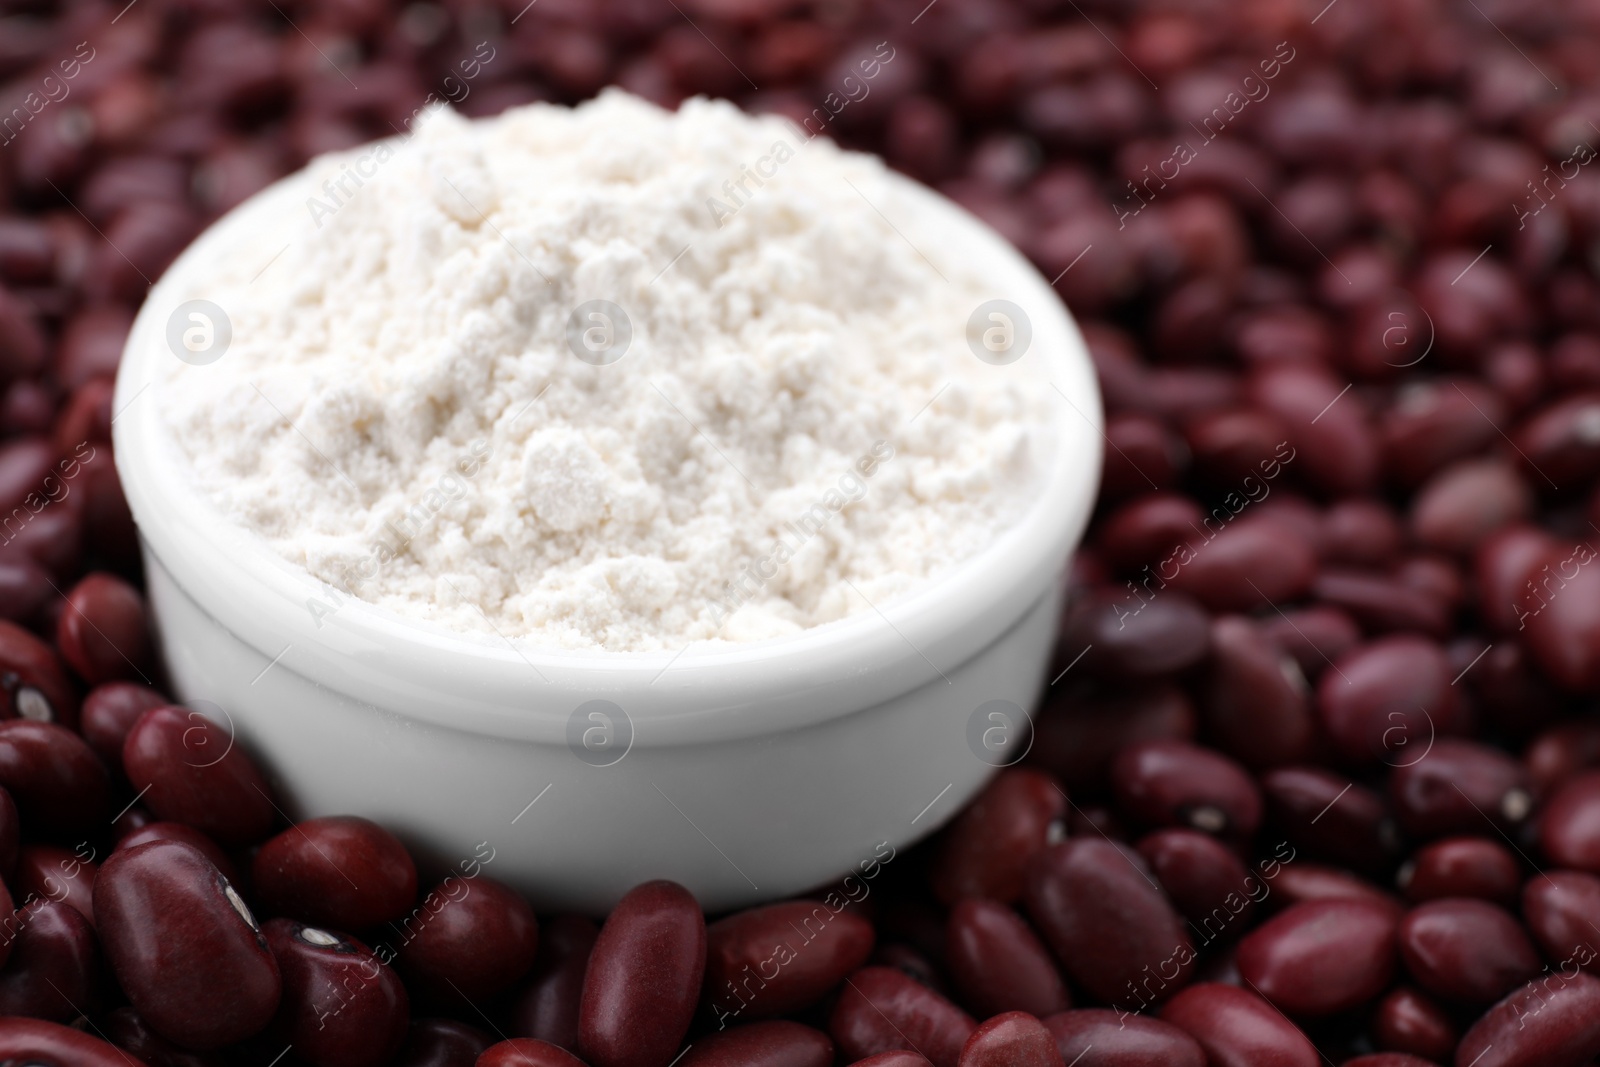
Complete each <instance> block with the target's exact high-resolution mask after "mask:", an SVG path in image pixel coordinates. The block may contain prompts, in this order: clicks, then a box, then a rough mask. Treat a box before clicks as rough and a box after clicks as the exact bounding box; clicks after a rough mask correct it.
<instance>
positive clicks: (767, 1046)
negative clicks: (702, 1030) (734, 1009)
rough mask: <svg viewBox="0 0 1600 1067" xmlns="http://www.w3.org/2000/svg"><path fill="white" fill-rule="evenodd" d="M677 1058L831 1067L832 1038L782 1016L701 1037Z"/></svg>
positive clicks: (710, 1063)
mask: <svg viewBox="0 0 1600 1067" xmlns="http://www.w3.org/2000/svg"><path fill="white" fill-rule="evenodd" d="M678 1062H679V1063H680V1064H683V1065H685V1067H831V1065H832V1064H833V1042H832V1041H830V1040H829V1039H828V1035H827V1034H824V1033H823V1032H822V1031H820V1030H813V1029H812V1028H811V1027H809V1026H802V1025H801V1024H799V1023H795V1022H788V1021H786V1020H781V1019H780V1020H775V1021H772V1022H761V1023H752V1024H751V1025H749V1026H740V1027H737V1028H735V1029H731V1030H722V1031H718V1032H717V1033H713V1034H711V1035H709V1036H707V1037H702V1038H698V1039H697V1040H696V1041H695V1042H694V1045H693V1046H692V1047H691V1048H690V1049H689V1052H688V1054H687V1055H685V1056H684V1057H683V1059H681V1060H679V1061H678Z"/></svg>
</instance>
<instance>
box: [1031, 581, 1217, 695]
mask: <svg viewBox="0 0 1600 1067" xmlns="http://www.w3.org/2000/svg"><path fill="white" fill-rule="evenodd" d="M1155 581H1156V579H1151V587H1150V588H1146V587H1145V586H1143V585H1140V586H1138V587H1137V588H1135V589H1130V588H1126V587H1123V588H1114V587H1109V586H1108V587H1102V588H1100V589H1096V590H1094V591H1093V592H1091V593H1089V594H1087V595H1085V596H1084V597H1082V598H1080V599H1079V600H1078V601H1076V602H1075V603H1074V604H1073V605H1072V606H1071V607H1070V608H1068V610H1067V614H1066V618H1065V620H1064V621H1063V623H1062V634H1061V645H1062V647H1063V648H1064V649H1067V650H1069V652H1070V653H1071V654H1072V655H1077V654H1078V651H1079V650H1082V649H1088V651H1087V652H1085V653H1084V656H1083V666H1085V667H1087V668H1089V669H1090V670H1091V671H1092V672H1094V673H1098V674H1102V675H1108V676H1111V677H1115V678H1145V677H1153V676H1157V675H1164V674H1171V673H1173V672H1174V671H1181V670H1183V669H1185V668H1186V667H1192V666H1194V665H1195V664H1196V663H1198V662H1200V660H1202V659H1203V658H1205V654H1206V646H1207V642H1208V640H1209V634H1208V632H1207V621H1206V614H1205V612H1204V611H1203V610H1202V609H1201V607H1200V605H1199V604H1197V603H1195V601H1194V600H1193V599H1191V598H1190V597H1189V596H1187V595H1185V594H1184V593H1182V592H1179V591H1178V590H1176V589H1161V588H1160V587H1159V586H1158V585H1156V584H1155Z"/></svg>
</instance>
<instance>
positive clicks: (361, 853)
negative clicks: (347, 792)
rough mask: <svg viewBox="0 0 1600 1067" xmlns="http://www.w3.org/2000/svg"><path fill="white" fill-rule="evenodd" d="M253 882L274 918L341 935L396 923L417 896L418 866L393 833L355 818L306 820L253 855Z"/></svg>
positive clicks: (262, 901)
mask: <svg viewBox="0 0 1600 1067" xmlns="http://www.w3.org/2000/svg"><path fill="white" fill-rule="evenodd" d="M251 884H252V886H253V887H254V888H255V892H256V894H257V895H258V896H259V898H260V900H261V903H262V905H263V906H264V907H265V908H266V909H267V910H268V911H270V912H271V913H273V914H274V915H284V916H288V917H291V918H296V919H300V920H302V921H303V922H307V923H310V924H313V925H320V926H330V927H333V928H334V929H338V930H361V929H366V928H368V927H372V926H378V925H381V924H383V923H387V922H393V921H395V920H397V919H399V918H400V917H402V916H403V915H405V914H406V912H407V911H409V910H410V908H411V905H412V903H413V902H414V901H415V900H416V896H417V868H416V865H415V864H414V863H413V862H412V860H411V854H410V853H409V852H407V851H406V847H405V845H403V844H401V843H400V839H399V838H397V837H395V836H394V834H392V833H390V832H389V831H388V830H385V829H384V828H383V827H381V826H379V825H378V824H377V823H375V822H372V821H371V820H368V819H362V818H358V817H355V816H350V815H343V816H331V817H327V818H321V819H307V820H306V821H304V822H300V823H296V824H295V825H294V826H291V827H290V828H289V829H287V830H285V831H283V832H282V833H280V834H278V835H277V836H276V837H273V838H271V839H270V840H268V841H267V842H266V843H265V844H263V845H262V846H261V849H260V851H258V852H257V853H256V856H255V860H254V862H253V864H252V868H251Z"/></svg>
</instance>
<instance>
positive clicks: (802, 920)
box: [705, 809, 973, 1021]
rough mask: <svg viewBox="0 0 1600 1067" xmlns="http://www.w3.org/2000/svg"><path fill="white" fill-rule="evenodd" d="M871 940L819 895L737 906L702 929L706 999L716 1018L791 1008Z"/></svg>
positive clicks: (854, 962)
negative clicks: (735, 910)
mask: <svg viewBox="0 0 1600 1067" xmlns="http://www.w3.org/2000/svg"><path fill="white" fill-rule="evenodd" d="M971 810H973V809H969V812H970V811H971ZM873 941H874V933H873V929H872V924H871V923H869V922H867V921H866V920H865V919H863V918H861V917H860V916H858V915H854V914H852V913H851V912H850V911H848V910H839V909H835V908H833V907H831V906H829V905H827V904H825V903H820V902H817V901H810V900H794V901H787V902H785V903H781V904H772V905H768V906H766V907H761V908H752V909H750V910H749V911H743V912H739V913H738V914H737V915H731V916H729V917H728V918H726V919H721V920H719V921H717V922H715V923H712V924H711V925H709V926H707V927H706V973H705V989H706V997H707V1000H708V1002H709V1004H710V1006H711V1009H712V1011H713V1012H714V1013H715V1014H716V1016H717V1018H718V1019H719V1020H724V1019H738V1020H739V1021H746V1020H752V1019H767V1018H772V1017H773V1016H777V1015H789V1014H793V1013H794V1012H797V1011H801V1010H804V1009H805V1008H808V1007H810V1006H812V1005H813V1004H815V1003H817V1002H818V1001H819V1000H821V999H822V997H823V996H824V995H826V994H827V992H828V991H829V990H830V989H832V988H833V987H834V986H836V985H838V984H839V983H840V982H841V981H843V980H844V977H845V976H846V975H848V974H850V973H852V972H854V971H855V970H856V969H857V968H859V967H860V966H861V965H862V964H864V963H865V962H866V961H867V957H868V956H870V955H871V954H872V947H873ZM769 970H772V971H775V972H776V976H775V977H768V976H767V972H768V971H769Z"/></svg>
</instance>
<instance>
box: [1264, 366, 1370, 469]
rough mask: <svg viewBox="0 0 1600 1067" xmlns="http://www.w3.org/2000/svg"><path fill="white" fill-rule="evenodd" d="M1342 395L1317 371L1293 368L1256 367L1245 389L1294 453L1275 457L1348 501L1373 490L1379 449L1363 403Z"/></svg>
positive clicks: (1341, 386) (1336, 383)
mask: <svg viewBox="0 0 1600 1067" xmlns="http://www.w3.org/2000/svg"><path fill="white" fill-rule="evenodd" d="M1343 390H1344V383H1340V382H1339V381H1338V380H1337V379H1335V378H1334V377H1333V376H1332V375H1330V374H1328V373H1327V372H1326V371H1324V370H1322V369H1321V368H1317V367H1309V366H1294V365H1291V364H1281V365H1277V366H1270V367H1263V368H1259V369H1257V370H1256V371H1255V372H1254V373H1252V374H1251V376H1250V377H1249V379H1248V381H1247V384H1246V386H1245V391H1246V395H1247V396H1248V397H1249V398H1250V401H1251V402H1252V403H1253V404H1254V406H1256V407H1259V408H1261V409H1263V410H1266V411H1269V412H1271V413H1272V414H1274V415H1276V416H1277V417H1278V418H1279V419H1281V420H1282V421H1283V423H1284V425H1285V426H1286V427H1288V432H1289V444H1290V445H1291V446H1292V448H1291V449H1290V451H1289V452H1288V454H1287V455H1279V456H1278V457H1277V458H1278V459H1279V460H1280V461H1281V462H1282V463H1283V464H1284V465H1285V466H1291V467H1292V469H1294V470H1295V471H1296V473H1297V474H1298V475H1299V476H1300V477H1302V478H1304V479H1305V480H1307V481H1309V482H1310V483H1311V484H1313V485H1315V486H1316V487H1317V488H1318V489H1320V490H1322V491H1324V492H1327V493H1329V494H1331V495H1337V496H1350V495H1355V494H1360V493H1365V492H1368V491H1370V490H1371V489H1372V488H1373V487H1374V486H1375V485H1376V483H1377V475H1378V445H1377V438H1376V436H1375V435H1374V434H1373V432H1372V429H1371V427H1370V426H1369V424H1368V415H1367V411H1366V406H1365V404H1364V403H1363V402H1362V401H1361V398H1360V397H1359V396H1358V395H1354V394H1346V395H1344V396H1340V393H1341V392H1343ZM1352 400H1354V401H1355V403H1353V404H1352V403H1350V401H1352ZM1313 420H1314V421H1313Z"/></svg>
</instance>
